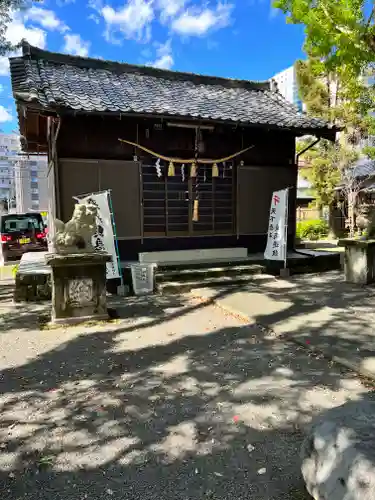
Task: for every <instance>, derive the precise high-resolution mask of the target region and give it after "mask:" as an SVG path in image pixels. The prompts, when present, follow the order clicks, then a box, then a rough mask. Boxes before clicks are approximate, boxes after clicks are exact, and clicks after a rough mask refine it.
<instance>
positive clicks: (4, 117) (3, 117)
mask: <svg viewBox="0 0 375 500" xmlns="http://www.w3.org/2000/svg"><path fill="white" fill-rule="evenodd" d="M12 120H13V116H12V115H11V114H10V113H9V111H8V110H7V109H6V108H4V106H0V123H2V122H11V121H12Z"/></svg>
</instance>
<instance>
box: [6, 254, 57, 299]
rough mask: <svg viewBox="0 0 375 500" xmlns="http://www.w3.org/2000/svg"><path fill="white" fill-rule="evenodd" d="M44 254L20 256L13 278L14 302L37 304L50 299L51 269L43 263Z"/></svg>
mask: <svg viewBox="0 0 375 500" xmlns="http://www.w3.org/2000/svg"><path fill="white" fill-rule="evenodd" d="M46 253H47V252H27V253H25V254H23V255H22V257H21V261H20V263H19V265H18V270H17V273H16V277H15V289H14V296H13V298H14V301H15V302H39V301H41V300H49V299H50V298H51V268H50V266H48V265H47V264H46V262H45V255H46Z"/></svg>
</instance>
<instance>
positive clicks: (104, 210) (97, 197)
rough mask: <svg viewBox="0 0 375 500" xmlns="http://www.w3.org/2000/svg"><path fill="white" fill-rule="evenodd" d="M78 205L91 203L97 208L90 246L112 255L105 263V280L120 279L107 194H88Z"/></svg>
mask: <svg viewBox="0 0 375 500" xmlns="http://www.w3.org/2000/svg"><path fill="white" fill-rule="evenodd" d="M79 203H91V204H93V205H95V206H96V207H98V216H97V220H96V222H97V231H96V233H95V234H94V236H93V238H92V244H93V245H94V247H95V249H96V250H98V251H100V252H107V253H109V254H111V255H112V261H111V262H107V280H110V279H113V278H120V273H119V269H118V260H117V253H116V245H115V238H114V235H113V227H112V219H111V211H110V209H109V203H108V192H107V191H105V192H103V193H97V194H95V193H94V194H90V195H89V196H85V198H80V199H79Z"/></svg>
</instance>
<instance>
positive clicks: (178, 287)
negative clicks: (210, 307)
mask: <svg viewBox="0 0 375 500" xmlns="http://www.w3.org/2000/svg"><path fill="white" fill-rule="evenodd" d="M176 278H177V277H176ZM275 279H276V278H275V277H274V276H272V275H270V274H254V273H252V274H237V275H235V276H209V277H202V278H201V279H199V280H197V279H195V280H183V279H182V280H178V279H176V280H171V281H163V282H159V283H158V284H157V289H158V291H159V292H160V293H184V292H189V291H190V290H193V289H194V288H206V287H207V288H208V287H217V286H235V285H245V284H246V283H257V282H258V283H266V282H269V281H275Z"/></svg>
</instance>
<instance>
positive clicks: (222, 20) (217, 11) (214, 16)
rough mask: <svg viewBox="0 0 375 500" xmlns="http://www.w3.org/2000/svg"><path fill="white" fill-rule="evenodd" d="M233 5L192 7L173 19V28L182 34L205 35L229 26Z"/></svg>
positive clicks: (221, 4) (220, 4) (219, 4)
mask: <svg viewBox="0 0 375 500" xmlns="http://www.w3.org/2000/svg"><path fill="white" fill-rule="evenodd" d="M232 9H233V5H230V4H223V3H218V4H217V6H216V8H214V9H211V8H208V7H205V8H198V7H192V8H188V9H187V10H185V11H184V12H183V13H182V14H181V15H180V16H179V17H177V18H175V19H174V20H173V21H172V24H171V28H172V30H173V31H175V32H176V33H178V34H180V35H186V36H203V35H205V34H206V33H207V32H208V31H213V30H216V29H219V28H223V27H225V26H228V24H229V23H230V22H231V17H230V16H231V12H232Z"/></svg>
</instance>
